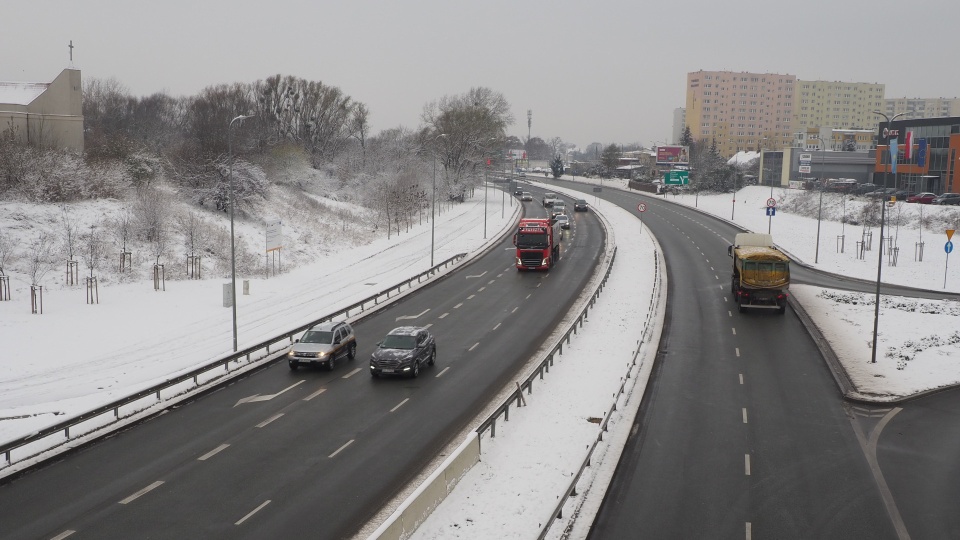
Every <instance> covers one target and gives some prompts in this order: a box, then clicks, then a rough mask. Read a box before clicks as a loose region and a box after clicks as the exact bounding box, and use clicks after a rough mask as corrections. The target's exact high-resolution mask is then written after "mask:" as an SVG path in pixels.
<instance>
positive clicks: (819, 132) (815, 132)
mask: <svg viewBox="0 0 960 540" xmlns="http://www.w3.org/2000/svg"><path fill="white" fill-rule="evenodd" d="M876 134H877V133H876V131H875V130H873V129H833V128H829V127H821V128H819V129H818V128H807V129H805V130H802V131H799V132H797V133H794V134H793V147H794V148H802V149H804V150H819V149H821V148H823V146H826V149H827V150H832V151H835V152H866V151H867V150H870V149H871V148H873V147H874V143H875V142H876V139H875V138H874V137H876ZM821 139H822V140H823V144H820V140H821Z"/></svg>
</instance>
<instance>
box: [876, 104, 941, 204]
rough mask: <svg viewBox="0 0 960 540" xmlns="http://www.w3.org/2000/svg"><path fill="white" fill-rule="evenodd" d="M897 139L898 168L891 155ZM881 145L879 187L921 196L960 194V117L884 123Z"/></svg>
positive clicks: (877, 167) (881, 124)
mask: <svg viewBox="0 0 960 540" xmlns="http://www.w3.org/2000/svg"><path fill="white" fill-rule="evenodd" d="M908 138H909V139H910V141H911V143H910V144H909V153H908V145H907V142H906V141H907V139H908ZM894 139H896V141H897V146H896V150H897V153H896V167H893V166H892V164H891V155H890V154H891V153H890V146H891V141H892V140H894ZM877 141H878V143H877V152H876V156H875V161H874V169H875V171H876V174H875V175H874V178H876V179H877V180H878V181H877V182H875V183H877V184H878V185H879V184H883V185H884V186H887V187H897V188H901V189H908V190H910V191H913V192H917V193H919V192H922V191H930V192H933V193H960V174H958V173H957V169H960V116H949V117H942V118H924V119H915V120H902V119H897V120H895V121H893V122H890V123H888V122H881V123H880V126H879V134H878V137H877Z"/></svg>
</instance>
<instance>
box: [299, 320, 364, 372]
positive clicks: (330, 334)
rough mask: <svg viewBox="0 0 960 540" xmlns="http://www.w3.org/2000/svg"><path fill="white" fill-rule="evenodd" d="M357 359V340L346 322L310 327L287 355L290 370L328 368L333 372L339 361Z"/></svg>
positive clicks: (325, 323) (326, 323)
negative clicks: (313, 367)
mask: <svg viewBox="0 0 960 540" xmlns="http://www.w3.org/2000/svg"><path fill="white" fill-rule="evenodd" d="M356 357H357V338H356V336H355V335H354V333H353V328H352V327H351V326H350V325H349V324H347V323H345V322H324V323H320V324H318V325H315V326H312V327H310V329H309V330H307V331H306V332H304V333H303V336H301V337H300V339H298V340H296V341H295V342H294V344H293V346H292V347H290V352H288V353H287V363H288V364H289V365H290V369H292V370H294V371H296V369H297V368H299V367H300V366H326V367H327V369H328V370H330V371H333V367H334V366H335V365H336V363H337V360H339V359H341V358H348V359H350V360H353V359H354V358H356Z"/></svg>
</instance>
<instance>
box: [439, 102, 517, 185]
mask: <svg viewBox="0 0 960 540" xmlns="http://www.w3.org/2000/svg"><path fill="white" fill-rule="evenodd" d="M422 119H423V121H424V123H425V124H426V127H425V128H424V130H423V132H422V134H421V136H422V139H423V140H424V141H425V142H426V141H432V146H434V147H435V150H436V153H437V155H438V156H439V157H440V163H441V165H442V166H443V172H444V175H443V177H444V180H445V183H446V184H447V186H446V188H447V192H448V193H447V196H448V198H450V199H457V200H462V198H463V196H464V193H465V192H466V190H467V189H471V188H473V187H474V186H475V185H477V184H478V183H479V178H480V175H481V171H482V167H483V166H485V164H486V159H487V158H488V157H490V156H493V155H496V154H497V150H498V149H499V148H500V147H501V146H502V145H503V139H504V132H505V130H506V128H507V126H509V125H510V124H511V123H513V115H512V114H511V113H510V104H509V103H508V102H507V100H506V98H504V97H503V95H502V94H500V93H499V92H494V91H493V90H490V89H489V88H483V87H479V88H471V89H470V90H469V91H468V92H466V93H464V94H462V95H459V96H445V97H443V98H441V99H440V100H439V101H436V102H433V103H429V104H427V105H426V106H425V107H424V110H423V115H422ZM441 135H443V137H441Z"/></svg>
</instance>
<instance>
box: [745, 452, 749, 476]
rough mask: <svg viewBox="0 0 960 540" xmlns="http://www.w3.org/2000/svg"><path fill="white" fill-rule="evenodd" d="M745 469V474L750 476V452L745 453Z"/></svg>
mask: <svg viewBox="0 0 960 540" xmlns="http://www.w3.org/2000/svg"><path fill="white" fill-rule="evenodd" d="M743 470H744V474H746V475H747V476H750V454H744V455H743Z"/></svg>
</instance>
